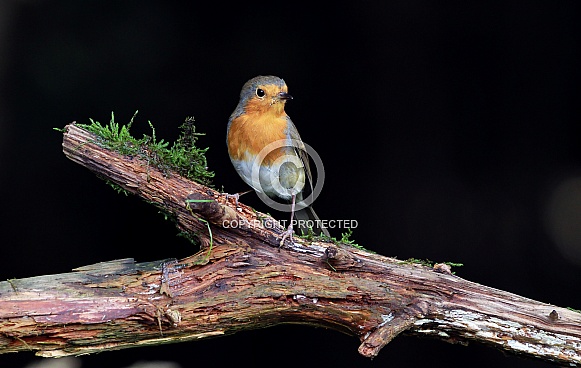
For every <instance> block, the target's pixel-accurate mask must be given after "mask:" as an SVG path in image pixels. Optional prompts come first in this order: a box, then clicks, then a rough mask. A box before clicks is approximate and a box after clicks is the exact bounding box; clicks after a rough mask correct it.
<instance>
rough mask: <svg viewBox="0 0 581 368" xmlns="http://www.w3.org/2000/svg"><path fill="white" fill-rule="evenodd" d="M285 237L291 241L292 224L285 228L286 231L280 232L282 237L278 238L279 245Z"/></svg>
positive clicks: (282, 243)
mask: <svg viewBox="0 0 581 368" xmlns="http://www.w3.org/2000/svg"><path fill="white" fill-rule="evenodd" d="M287 238H288V239H289V240H290V241H291V243H293V226H292V225H289V227H288V229H286V231H285V232H284V233H283V234H282V239H281V240H280V246H281V247H282V246H283V245H284V241H285V240H286V239H287Z"/></svg>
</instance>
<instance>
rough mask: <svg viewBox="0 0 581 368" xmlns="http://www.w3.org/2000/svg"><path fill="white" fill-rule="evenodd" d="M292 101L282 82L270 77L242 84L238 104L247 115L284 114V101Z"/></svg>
mask: <svg viewBox="0 0 581 368" xmlns="http://www.w3.org/2000/svg"><path fill="white" fill-rule="evenodd" d="M288 100H292V96H291V95H289V94H288V87H287V85H286V83H285V82H284V80H282V79H281V78H279V77H275V76H272V75H269V76H258V77H255V78H252V79H251V80H249V81H248V82H246V83H245V84H244V86H243V87H242V91H241V92H240V103H241V104H242V105H243V108H244V110H245V111H246V112H247V113H250V112H253V111H255V112H260V113H267V112H270V113H277V114H281V113H283V112H284V105H285V103H286V101H288Z"/></svg>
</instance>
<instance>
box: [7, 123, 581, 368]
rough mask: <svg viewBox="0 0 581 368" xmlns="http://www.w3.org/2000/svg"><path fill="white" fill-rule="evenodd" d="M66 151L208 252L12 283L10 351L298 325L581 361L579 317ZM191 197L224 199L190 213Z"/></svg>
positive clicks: (70, 129)
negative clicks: (290, 237)
mask: <svg viewBox="0 0 581 368" xmlns="http://www.w3.org/2000/svg"><path fill="white" fill-rule="evenodd" d="M63 150H64V153H65V155H66V156H67V157H69V158H70V159H71V160H73V161H75V162H77V163H79V164H81V165H83V166H85V167H87V168H88V169H90V170H91V171H93V172H95V173H96V174H97V175H99V176H101V177H104V178H107V180H109V181H111V182H113V183H115V184H117V185H119V186H121V187H123V188H124V189H126V190H127V191H129V192H131V193H134V194H136V195H138V196H140V197H142V198H143V199H145V200H147V201H149V202H151V203H152V204H154V205H156V206H158V207H160V208H161V209H163V210H164V211H165V212H167V213H168V214H170V215H171V216H172V217H173V218H174V219H175V221H176V224H177V226H178V228H179V229H181V230H182V231H185V232H188V233H190V234H197V236H199V237H200V238H201V239H202V243H203V245H204V247H203V250H202V251H201V252H200V253H198V254H196V255H193V256H191V257H188V258H185V259H181V260H166V261H158V262H150V263H140V264H135V263H134V262H133V260H132V259H124V260H117V261H112V262H105V263H99V264H95V265H91V266H85V267H80V268H77V269H75V270H73V272H71V273H66V274H59V275H49V276H39V277H32V278H26V279H19V280H9V281H4V282H1V283H0V352H2V353H7V352H16V351H22V350H33V351H35V352H36V354H38V355H41V356H49V357H58V356H66V355H78V354H85V353H91V352H101V351H106V350H113V349H121V348H128V347H137V346H144V345H152V344H162V343H173V342H180V341H186V340H197V339H201V338H206V337H210V336H218V335H228V334H233V333H236V332H237V331H241V330H246V329H256V328H262V327H268V326H272V325H275V324H279V323H285V322H293V323H297V322H298V323H302V324H307V325H313V326H326V327H329V328H332V329H336V330H340V331H343V332H346V333H348V334H351V335H353V336H356V337H358V338H359V339H360V340H361V345H360V346H359V352H360V353H361V354H362V355H364V356H367V357H374V356H376V355H377V354H378V352H379V351H380V349H381V348H382V347H383V346H385V345H386V344H387V343H389V342H390V341H391V340H392V339H393V338H395V337H396V336H397V335H398V334H400V333H402V332H405V333H409V334H418V335H426V336H432V337H435V338H439V339H443V340H446V341H449V342H454V343H465V342H468V341H477V342H481V343H485V344H488V345H491V346H494V347H497V348H499V349H503V350H505V351H508V352H512V353H516V354H523V355H527V356H531V357H536V358H538V359H542V360H546V361H552V362H556V363H559V364H575V363H576V364H579V363H581V314H579V313H577V312H575V311H572V310H569V309H565V308H560V307H557V306H554V305H550V304H545V303H541V302H537V301H534V300H531V299H527V298H524V297H521V296H518V295H515V294H511V293H508V292H505V291H501V290H496V289H493V288H489V287H486V286H483V285H479V284H476V283H473V282H470V281H467V280H464V279H462V278H460V277H457V276H455V275H453V274H451V273H450V271H449V269H448V268H446V267H445V265H436V266H434V267H433V268H432V267H427V266H423V265H419V264H413V263H407V262H402V261H400V260H397V259H393V258H387V257H383V256H380V255H377V254H373V253H370V252H367V251H364V250H361V249H357V248H354V247H351V246H347V245H342V244H332V243H323V242H308V241H305V240H301V239H297V240H296V242H295V243H293V244H291V243H287V244H286V245H285V246H284V247H283V248H279V247H278V241H279V239H280V235H281V233H282V231H283V229H282V228H281V227H280V226H279V225H278V223H277V222H276V221H275V220H273V219H272V218H271V217H269V216H267V215H264V214H260V213H257V212H254V211H253V210H252V209H250V208H248V207H247V206H245V205H243V204H240V209H239V210H236V209H235V208H234V206H233V205H232V203H227V202H226V201H225V198H223V197H220V195H219V193H217V192H216V191H214V190H213V189H210V188H207V187H204V186H201V185H199V184H197V183H194V182H191V181H188V180H185V179H184V178H182V177H180V176H178V175H176V174H173V173H167V172H166V173H164V172H161V171H159V170H157V169H156V168H153V167H151V166H149V165H148V164H147V162H146V161H144V160H141V159H138V158H135V157H124V156H121V155H119V154H117V153H115V152H112V151H109V150H107V149H104V148H102V147H100V146H99V145H98V144H97V143H96V137H95V136H93V135H92V134H90V133H88V132H86V131H84V130H82V129H80V128H79V127H77V126H75V125H74V124H71V125H68V126H67V127H66V131H65V134H64V141H63ZM187 198H194V199H210V200H212V201H211V202H197V203H190V204H189V205H188V203H186V199H187ZM206 221H208V222H209V223H210V224H211V225H209V226H210V228H211V231H212V237H211V238H210V236H209V232H208V228H207V226H208V223H207V222H206ZM234 225H236V226H234ZM210 242H211V243H212V249H211V251H210V252H209V251H208V245H209V244H210Z"/></svg>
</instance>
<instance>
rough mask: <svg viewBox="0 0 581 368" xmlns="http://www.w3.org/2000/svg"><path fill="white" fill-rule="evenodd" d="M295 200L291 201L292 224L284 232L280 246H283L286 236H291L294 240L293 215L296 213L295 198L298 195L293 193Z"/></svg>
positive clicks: (291, 239)
mask: <svg viewBox="0 0 581 368" xmlns="http://www.w3.org/2000/svg"><path fill="white" fill-rule="evenodd" d="M292 198H293V200H292V203H291V217H290V224H289V225H288V228H287V229H286V231H285V232H284V234H282V239H281V240H280V246H281V247H282V245H283V244H284V241H285V240H286V238H289V239H290V241H291V242H292V241H293V217H294V215H295V198H296V195H294V194H293V197H292Z"/></svg>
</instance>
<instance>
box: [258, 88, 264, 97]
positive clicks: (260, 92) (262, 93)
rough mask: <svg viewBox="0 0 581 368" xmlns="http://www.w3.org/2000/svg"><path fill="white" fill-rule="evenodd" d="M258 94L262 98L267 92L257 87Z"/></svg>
mask: <svg viewBox="0 0 581 368" xmlns="http://www.w3.org/2000/svg"><path fill="white" fill-rule="evenodd" d="M256 95H257V96H258V98H262V97H264V96H265V95H266V93H265V92H264V90H263V89H261V88H257V89H256Z"/></svg>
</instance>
